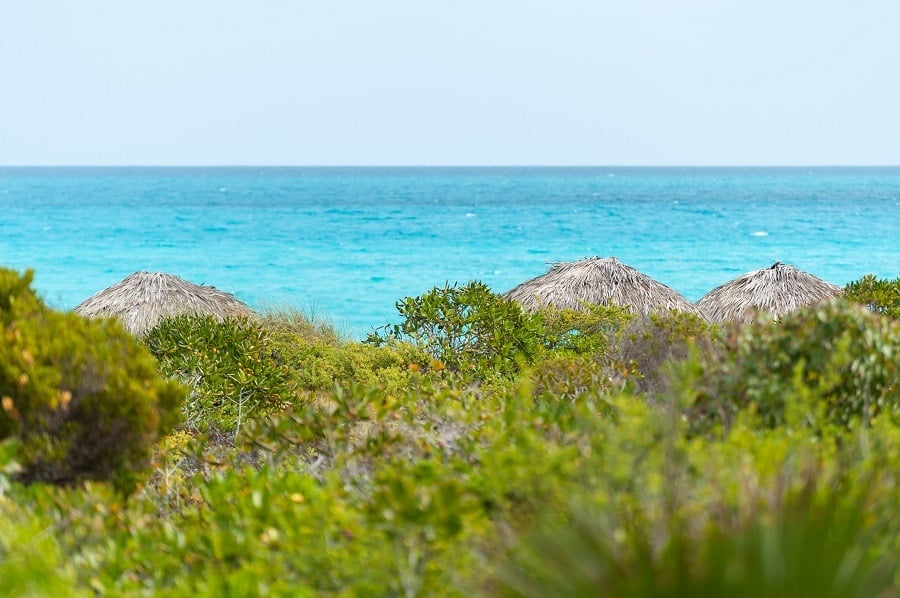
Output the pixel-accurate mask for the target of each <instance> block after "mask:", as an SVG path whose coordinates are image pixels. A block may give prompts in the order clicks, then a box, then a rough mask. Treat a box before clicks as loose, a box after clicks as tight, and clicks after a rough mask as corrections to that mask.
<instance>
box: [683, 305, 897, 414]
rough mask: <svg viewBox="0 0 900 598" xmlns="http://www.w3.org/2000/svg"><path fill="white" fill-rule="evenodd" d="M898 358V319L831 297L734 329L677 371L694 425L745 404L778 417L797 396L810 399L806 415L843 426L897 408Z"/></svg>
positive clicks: (731, 412)
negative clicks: (720, 347) (717, 349)
mask: <svg viewBox="0 0 900 598" xmlns="http://www.w3.org/2000/svg"><path fill="white" fill-rule="evenodd" d="M898 359H900V324H898V323H897V322H894V321H892V320H890V319H888V318H885V317H882V316H879V315H877V314H873V313H871V312H870V311H869V310H867V309H865V308H863V307H860V306H857V305H854V304H851V303H848V302H846V301H830V302H827V303H824V304H820V305H818V306H813V307H809V308H806V309H803V310H799V311H797V312H795V313H792V314H790V315H788V316H786V317H784V318H783V319H782V320H780V321H779V322H770V323H768V324H766V325H764V326H748V327H745V328H743V329H740V330H736V331H734V332H732V334H731V336H730V337H729V338H728V340H727V350H726V351H723V352H721V353H720V354H716V355H712V356H711V357H710V358H708V359H703V358H700V359H699V361H698V360H695V361H694V362H693V363H686V365H685V366H684V367H683V368H682V370H681V375H682V383H683V384H684V387H685V388H688V389H689V390H687V391H686V392H688V393H689V394H692V395H693V396H694V401H693V407H692V408H691V418H692V420H693V421H694V422H695V423H696V424H697V425H698V426H699V428H705V427H707V426H708V425H709V424H711V423H713V422H717V423H720V424H724V425H725V426H726V427H728V426H729V425H730V424H731V422H732V421H733V420H734V418H735V416H736V414H737V413H738V412H739V411H741V410H743V409H745V408H752V410H753V411H754V413H756V414H757V415H758V417H759V418H760V419H761V421H762V423H763V424H764V425H766V426H775V425H779V424H781V423H782V422H784V420H785V415H786V412H787V411H788V409H789V408H791V407H792V403H797V402H798V401H806V402H808V403H809V404H810V405H811V406H812V407H811V410H810V411H809V412H808V413H806V414H805V415H804V417H805V418H806V419H807V420H808V421H809V422H810V423H811V424H812V425H814V426H822V425H825V424H826V423H828V422H830V423H833V424H837V425H840V426H848V425H851V424H852V422H854V421H857V420H861V421H862V422H863V423H866V422H868V421H869V420H870V419H871V418H873V417H875V416H876V415H877V414H879V413H881V412H883V411H887V412H889V413H893V414H896V413H898V412H900V376H898V375H897V371H898V370H897V363H898ZM804 404H805V403H804ZM819 410H821V412H822V413H821V417H820V414H819ZM822 418H824V420H823V419H822Z"/></svg>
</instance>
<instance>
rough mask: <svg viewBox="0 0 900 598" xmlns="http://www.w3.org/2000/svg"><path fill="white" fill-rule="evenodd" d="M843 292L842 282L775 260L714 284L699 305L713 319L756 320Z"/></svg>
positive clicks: (780, 314) (728, 320)
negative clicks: (721, 282)
mask: <svg viewBox="0 0 900 598" xmlns="http://www.w3.org/2000/svg"><path fill="white" fill-rule="evenodd" d="M842 292H843V291H842V289H841V287H839V286H836V285H833V284H831V283H830V282H825V281H824V280H822V279H821V278H818V277H816V276H813V275H812V274H809V273H807V272H804V271H803V270H799V269H797V268H795V267H794V266H790V265H788V264H782V263H781V262H775V264H773V265H772V266H770V267H769V268H764V269H762V270H755V271H753V272H748V273H746V274H743V275H742V276H738V277H737V278H735V279H734V280H731V281H729V282H726V283H725V284H723V285H721V286H718V287H716V288H714V289H713V290H711V291H710V292H708V293H707V294H706V295H704V296H703V297H701V298H700V300H699V301H698V302H697V306H698V307H700V309H702V310H703V311H704V313H706V316H707V318H709V320H710V321H712V322H753V321H756V319H757V318H758V316H759V315H760V314H762V313H768V314H769V315H771V316H772V317H773V318H775V319H776V320H777V319H778V318H780V317H781V316H783V315H785V314H788V313H790V312H792V311H795V310H797V309H800V308H801V307H804V306H806V305H812V304H815V303H818V302H820V301H824V300H826V299H829V298H831V297H834V296H836V295H839V294H841V293H842Z"/></svg>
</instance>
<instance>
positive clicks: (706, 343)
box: [611, 312, 718, 397]
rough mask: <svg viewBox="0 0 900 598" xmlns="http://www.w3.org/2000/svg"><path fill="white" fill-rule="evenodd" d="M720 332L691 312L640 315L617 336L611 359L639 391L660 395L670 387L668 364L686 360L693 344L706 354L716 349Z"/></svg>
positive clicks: (654, 395)
mask: <svg viewBox="0 0 900 598" xmlns="http://www.w3.org/2000/svg"><path fill="white" fill-rule="evenodd" d="M716 335H717V332H716V330H715V329H714V328H712V327H711V326H710V325H709V324H707V323H706V322H705V321H703V319H701V318H699V317H697V316H696V315H694V314H690V313H687V312H670V313H667V314H651V315H648V316H640V317H637V318H635V319H633V320H632V321H631V322H630V323H629V324H628V326H627V327H625V329H624V330H623V331H622V332H621V333H620V334H619V335H618V336H617V338H616V343H615V348H614V349H613V350H612V351H611V353H612V354H611V360H612V362H613V363H614V364H615V366H616V367H615V368H614V369H617V370H618V371H620V372H624V373H625V376H626V377H627V378H628V379H629V380H630V382H631V383H632V384H633V387H634V389H635V390H636V391H638V392H641V393H646V394H648V395H651V396H653V397H658V396H659V395H661V394H662V393H663V392H664V391H665V390H666V388H667V380H666V366H667V364H670V363H672V362H673V361H678V360H683V359H685V358H686V357H687V356H688V352H689V350H690V348H691V347H697V348H699V349H700V350H701V351H702V352H703V353H708V352H709V351H712V350H714V349H715V348H716V346H717V343H718V341H717V336H716Z"/></svg>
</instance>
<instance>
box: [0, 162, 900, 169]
mask: <svg viewBox="0 0 900 598" xmlns="http://www.w3.org/2000/svg"><path fill="white" fill-rule="evenodd" d="M0 168H323V169H325V168H410V169H412V168H468V169H472V168H684V169H690V168H698V169H699V168H769V169H772V168H900V163H898V164H888V163H885V164H239V163H235V164H224V163H221V164H213V163H210V164H146V163H145V164H0Z"/></svg>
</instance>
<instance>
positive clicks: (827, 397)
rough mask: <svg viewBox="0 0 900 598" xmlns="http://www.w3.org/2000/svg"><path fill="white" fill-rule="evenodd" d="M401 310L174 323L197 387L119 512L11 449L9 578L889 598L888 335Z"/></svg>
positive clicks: (311, 590) (835, 327) (823, 323)
mask: <svg viewBox="0 0 900 598" xmlns="http://www.w3.org/2000/svg"><path fill="white" fill-rule="evenodd" d="M398 307H399V309H400V313H401V316H402V318H403V322H402V323H401V324H399V325H397V326H389V327H385V328H382V329H380V330H379V331H377V332H376V333H375V334H373V335H372V336H371V337H370V338H369V339H368V341H367V342H362V343H360V342H355V341H349V340H345V339H342V338H341V337H340V335H338V334H336V333H334V331H333V330H329V329H328V327H327V326H320V325H316V324H314V323H311V322H309V321H305V319H304V318H303V317H302V316H300V315H298V314H289V315H285V314H279V315H274V316H273V315H269V316H266V317H263V318H262V319H260V320H257V321H242V320H235V321H230V322H225V323H216V322H214V321H209V320H205V319H202V318H184V319H176V320H172V321H169V322H167V323H163V324H162V325H161V326H160V328H158V329H157V330H156V331H154V332H153V333H152V334H151V335H150V336H149V337H148V339H147V341H146V342H147V344H148V345H149V346H150V348H151V350H152V352H153V353H154V355H156V357H157V359H158V364H159V367H160V370H161V371H163V372H165V373H166V374H167V375H169V376H173V377H176V378H179V379H180V380H182V381H185V382H188V383H189V384H190V385H191V387H192V388H193V391H192V394H191V396H190V397H189V399H188V400H187V401H186V402H185V403H184V405H183V412H184V413H183V415H184V421H185V422H186V423H185V424H183V425H182V426H181V427H180V428H179V429H178V431H176V432H174V433H172V434H170V435H168V436H166V437H164V438H163V439H162V440H161V441H160V442H159V444H158V446H157V448H156V451H155V456H154V458H153V463H152V475H151V477H150V478H149V480H147V481H146V482H145V483H143V484H141V485H140V486H139V487H138V488H137V490H136V491H135V492H134V493H132V494H131V495H130V496H129V497H128V498H127V500H125V499H123V498H122V496H121V494H120V493H117V490H116V489H115V487H114V486H112V485H110V484H108V483H105V482H102V481H88V482H83V483H80V484H76V485H73V486H65V487H61V486H56V485H43V484H30V485H22V484H19V483H18V482H17V481H16V478H15V473H14V472H15V471H16V466H17V464H18V459H19V458H20V453H19V452H18V451H17V450H16V447H15V446H13V445H10V444H3V445H0V515H2V516H0V521H2V524H0V586H2V587H4V588H9V589H10V590H13V591H16V592H17V593H26V594H29V593H30V594H32V595H59V594H61V593H66V594H73V595H78V594H85V595H88V594H107V593H108V594H112V595H120V594H126V595H133V594H161V595H185V594H188V593H192V594H197V595H204V596H205V595H209V596H212V595H215V596H220V595H265V594H272V595H285V596H287V595H290V596H304V595H310V596H313V595H315V596H319V595H377V596H393V595H403V596H432V595H436V596H463V595H483V596H497V595H501V596H507V595H509V596H584V595H611V596H619V595H622V596H631V595H634V596H637V595H640V596H647V595H738V596H759V595H815V596H874V595H879V596H892V595H898V594H900V519H898V518H897V517H896V516H895V514H896V512H897V510H898V508H900V485H898V483H900V421H898V417H897V416H898V411H897V406H898V392H900V390H898V384H900V381H898V369H897V362H898V359H900V323H898V322H896V321H894V320H892V319H891V318H889V317H887V316H885V315H884V314H883V313H880V312H879V310H873V309H871V308H870V309H865V308H863V307H860V306H859V305H856V304H854V303H851V302H849V301H847V300H839V301H835V302H832V303H828V304H823V305H820V306H816V307H811V308H807V309H805V310H802V311H800V312H797V313H795V314H793V315H791V316H790V317H787V318H784V319H783V320H782V321H781V322H779V323H777V324H776V323H771V324H765V325H752V326H747V327H744V328H736V327H735V328H732V327H725V328H715V327H710V326H708V325H707V324H705V323H704V322H702V321H700V320H697V319H696V318H693V317H689V316H685V315H682V314H670V315H655V316H649V317H635V316H633V315H631V314H629V313H627V312H625V311H622V310H611V309H609V308H586V309H585V310H584V311H564V312H543V313H538V314H526V313H523V312H522V311H521V310H520V309H519V308H518V306H516V305H514V304H509V303H506V302H504V300H503V299H502V298H500V297H499V296H498V295H495V294H493V293H491V292H490V291H489V290H488V289H487V288H486V287H484V285H481V284H480V283H470V284H468V285H465V286H463V287H455V286H454V287H450V286H447V287H444V288H436V289H434V290H433V291H432V292H431V293H429V294H426V295H425V296H423V297H418V298H410V299H406V300H404V301H402V302H400V304H399V305H398ZM242 401H243V402H242ZM236 407H237V409H236Z"/></svg>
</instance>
